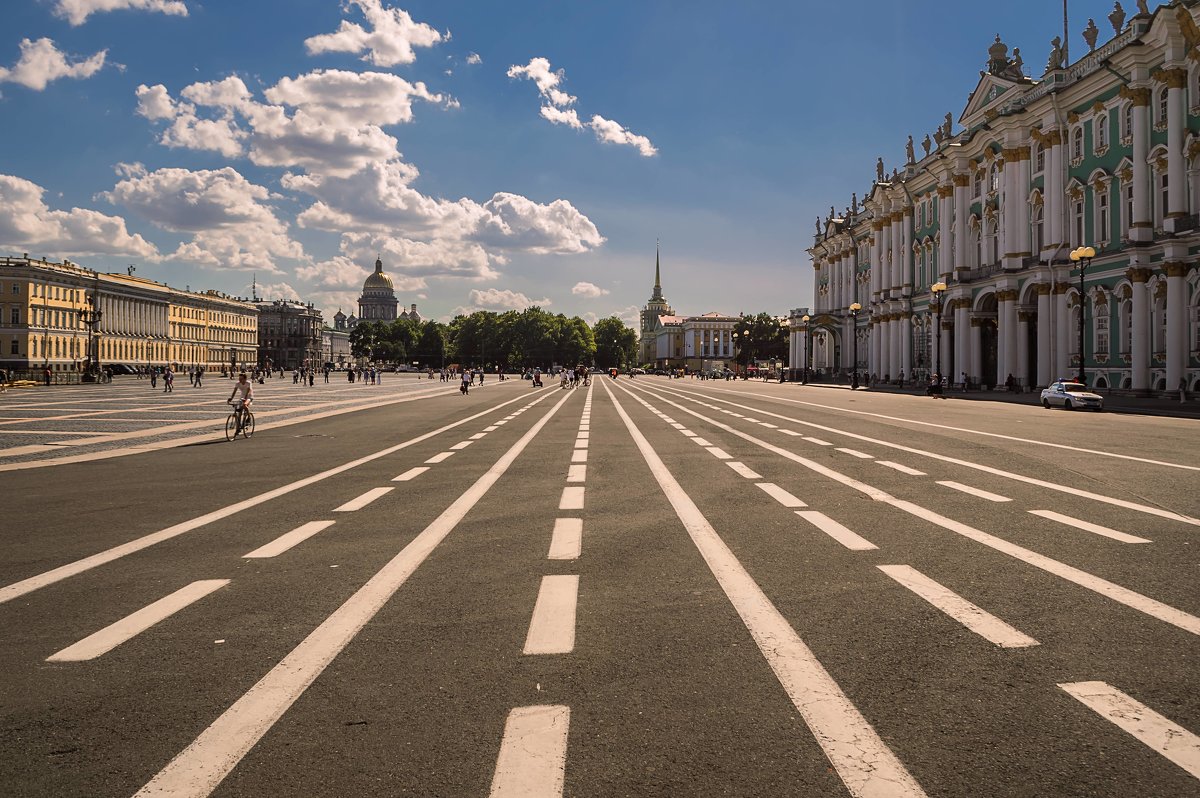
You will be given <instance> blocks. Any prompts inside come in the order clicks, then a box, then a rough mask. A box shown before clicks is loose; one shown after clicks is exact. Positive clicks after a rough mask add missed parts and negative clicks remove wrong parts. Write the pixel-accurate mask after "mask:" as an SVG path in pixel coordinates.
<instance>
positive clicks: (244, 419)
mask: <svg viewBox="0 0 1200 798" xmlns="http://www.w3.org/2000/svg"><path fill="white" fill-rule="evenodd" d="M232 404H233V411H232V412H231V413H230V414H229V418H227V419H225V440H227V441H232V440H233V439H235V438H236V437H237V436H238V433H239V432H240V433H241V435H242V437H243V438H249V437H250V436H251V435H253V434H254V414H253V413H251V412H250V408H248V407H246V403H245V400H243V399H238V400H237V402H234V403H232Z"/></svg>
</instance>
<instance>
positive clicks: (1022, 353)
mask: <svg viewBox="0 0 1200 798" xmlns="http://www.w3.org/2000/svg"><path fill="white" fill-rule="evenodd" d="M1013 304H1014V305H1015V304H1016V303H1013ZM1013 376H1015V377H1016V378H1017V380H1018V381H1020V382H1024V381H1025V380H1027V379H1028V377H1029V314H1028V313H1027V312H1026V311H1023V310H1018V311H1017V370H1016V371H1015V372H1013ZM1025 387H1026V388H1029V387H1032V386H1030V385H1028V384H1026V385H1025Z"/></svg>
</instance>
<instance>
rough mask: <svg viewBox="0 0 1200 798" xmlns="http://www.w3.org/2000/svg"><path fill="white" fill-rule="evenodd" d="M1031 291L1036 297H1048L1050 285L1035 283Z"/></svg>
mask: <svg viewBox="0 0 1200 798" xmlns="http://www.w3.org/2000/svg"><path fill="white" fill-rule="evenodd" d="M1033 290H1035V291H1037V295H1038V296H1049V295H1050V291H1051V285H1050V283H1037V284H1035V285H1034V286H1033Z"/></svg>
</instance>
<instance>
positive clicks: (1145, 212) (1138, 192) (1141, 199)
mask: <svg viewBox="0 0 1200 798" xmlns="http://www.w3.org/2000/svg"><path fill="white" fill-rule="evenodd" d="M1130 95H1131V98H1132V99H1131V102H1132V103H1133V149H1132V159H1133V224H1132V225H1130V231H1129V232H1130V238H1132V239H1134V240H1142V241H1149V240H1150V238H1151V236H1152V235H1153V227H1154V224H1153V222H1152V221H1151V220H1150V166H1149V164H1147V163H1146V158H1147V157H1149V155H1150V119H1149V116H1150V114H1149V111H1150V107H1149V106H1150V90H1149V89H1145V88H1143V89H1134V90H1133V91H1132V92H1130Z"/></svg>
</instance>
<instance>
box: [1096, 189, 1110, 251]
mask: <svg viewBox="0 0 1200 798" xmlns="http://www.w3.org/2000/svg"><path fill="white" fill-rule="evenodd" d="M1111 217H1112V214H1111V212H1110V209H1109V196H1108V186H1106V185H1105V184H1104V183H1103V182H1101V183H1097V184H1096V241H1097V242H1104V243H1107V242H1108V240H1109V232H1110V230H1111V224H1110V220H1111Z"/></svg>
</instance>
